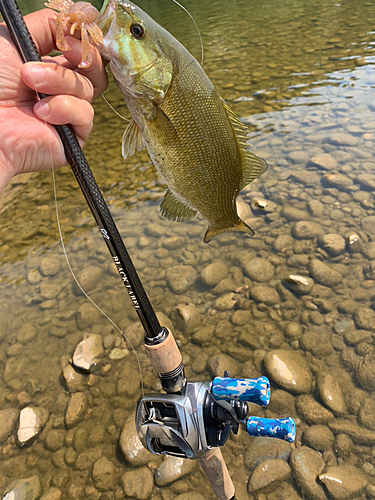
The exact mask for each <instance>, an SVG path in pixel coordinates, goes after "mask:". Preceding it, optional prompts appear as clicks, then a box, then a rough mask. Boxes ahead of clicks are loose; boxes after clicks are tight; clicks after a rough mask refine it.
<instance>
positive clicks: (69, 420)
mask: <svg viewBox="0 0 375 500" xmlns="http://www.w3.org/2000/svg"><path fill="white" fill-rule="evenodd" d="M86 410H87V399H86V396H85V394H84V393H83V392H76V393H74V394H73V395H72V396H71V398H70V400H69V403H68V407H67V409H66V413H65V423H66V426H67V427H68V428H71V427H75V426H76V425H77V424H78V423H79V422H81V421H82V420H83V419H84V417H85V415H86Z"/></svg>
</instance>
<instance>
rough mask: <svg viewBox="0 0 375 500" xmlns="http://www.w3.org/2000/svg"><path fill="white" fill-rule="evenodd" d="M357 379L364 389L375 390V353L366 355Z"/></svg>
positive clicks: (357, 372)
mask: <svg viewBox="0 0 375 500" xmlns="http://www.w3.org/2000/svg"><path fill="white" fill-rule="evenodd" d="M355 378H356V380H357V381H358V382H359V383H360V384H361V386H362V387H363V388H364V389H367V390H368V391H375V355H374V354H369V355H367V356H365V357H364V358H363V359H362V360H361V363H360V365H359V367H358V369H357V371H356V374H355Z"/></svg>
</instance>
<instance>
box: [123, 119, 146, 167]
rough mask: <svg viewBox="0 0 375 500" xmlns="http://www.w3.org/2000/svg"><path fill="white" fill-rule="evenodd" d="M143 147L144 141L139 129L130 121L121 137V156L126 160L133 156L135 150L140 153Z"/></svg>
mask: <svg viewBox="0 0 375 500" xmlns="http://www.w3.org/2000/svg"><path fill="white" fill-rule="evenodd" d="M144 147H145V141H144V139H143V136H142V133H141V131H140V128H139V127H138V125H137V124H136V123H135V121H134V120H130V123H129V125H128V126H127V127H126V129H125V132H124V135H123V136H122V156H123V157H124V159H126V158H127V157H128V156H131V155H132V154H134V151H135V150H137V151H142V149H144Z"/></svg>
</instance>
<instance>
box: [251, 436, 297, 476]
mask: <svg viewBox="0 0 375 500" xmlns="http://www.w3.org/2000/svg"><path fill="white" fill-rule="evenodd" d="M291 451H292V448H291V444H290V443H287V442H286V441H282V440H281V439H274V438H269V437H255V438H253V440H252V441H251V443H250V446H249V448H248V450H247V451H246V454H245V464H246V467H248V468H249V469H251V470H254V469H255V468H256V467H257V466H258V465H259V464H261V463H262V462H265V461H266V460H273V459H277V460H284V461H287V460H288V458H289V455H290V453H291Z"/></svg>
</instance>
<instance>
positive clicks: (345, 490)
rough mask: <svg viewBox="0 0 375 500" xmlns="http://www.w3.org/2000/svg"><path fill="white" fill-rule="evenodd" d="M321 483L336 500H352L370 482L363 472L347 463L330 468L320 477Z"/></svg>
mask: <svg viewBox="0 0 375 500" xmlns="http://www.w3.org/2000/svg"><path fill="white" fill-rule="evenodd" d="M319 481H321V482H322V483H323V484H324V486H325V487H326V488H327V490H328V491H329V493H330V495H332V497H333V498H334V499H335V500H345V499H347V498H352V497H353V496H355V495H356V494H358V493H359V492H360V491H362V490H363V489H364V488H365V487H366V485H367V482H368V481H367V478H366V476H365V475H364V474H363V472H362V471H360V470H359V469H357V468H356V467H354V466H353V465H351V464H345V463H344V464H341V465H339V466H338V467H329V468H328V469H327V470H326V472H324V473H323V474H320V475H319Z"/></svg>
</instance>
